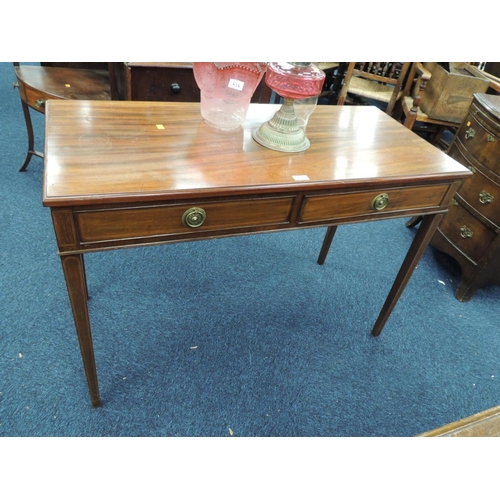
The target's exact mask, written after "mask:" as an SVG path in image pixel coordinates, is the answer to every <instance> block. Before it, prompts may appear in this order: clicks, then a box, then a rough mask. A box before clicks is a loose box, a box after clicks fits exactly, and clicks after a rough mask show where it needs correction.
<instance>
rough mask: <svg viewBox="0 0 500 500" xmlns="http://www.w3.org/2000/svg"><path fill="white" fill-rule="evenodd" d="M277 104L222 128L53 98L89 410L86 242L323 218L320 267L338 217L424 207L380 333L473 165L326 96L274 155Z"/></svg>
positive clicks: (57, 223) (145, 241)
mask: <svg viewBox="0 0 500 500" xmlns="http://www.w3.org/2000/svg"><path fill="white" fill-rule="evenodd" d="M277 109H278V106H277V105H272V104H251V105H250V109H249V113H248V116H247V120H246V122H245V124H244V127H243V128H241V129H238V130H237V131H236V132H220V131H217V130H214V129H212V128H211V127H209V126H208V125H207V124H206V123H205V122H204V121H203V120H202V118H201V115H200V109H199V104H198V103H158V102H127V101H54V100H51V101H48V103H47V109H46V119H45V127H46V131H45V171H44V192H43V204H44V205H45V206H47V207H50V209H51V213H52V219H53V222H54V229H55V234H56V239H57V245H58V250H59V255H60V258H61V261H62V267H63V271H64V276H65V279H66V284H67V289H68V295H69V299H70V303H71V308H72V311H73V316H74V321H75V326H76V331H77V335H78V339H79V343H80V348H81V353H82V358H83V364H84V367H85V372H86V376H87V382H88V387H89V391H90V396H91V401H92V404H93V406H99V405H100V404H101V400H100V395H99V387H98V380H97V371H96V366H95V361H94V350H93V345H92V335H91V327H90V319H89V313H88V307H87V282H86V277H85V267H84V260H83V257H84V254H85V253H86V252H92V251H98V250H109V249H115V248H123V247H132V246H139V245H151V244H160V243H169V242H180V241H189V240H198V239H199V240H203V239H207V238H215V237H222V236H230V235H238V234H249V233H261V232H266V231H280V230H288V229H300V228H309V227H314V226H327V227H328V229H327V234H326V237H325V241H324V243H323V247H322V249H321V251H320V255H319V258H318V262H319V263H320V264H322V263H323V262H324V260H325V258H326V255H327V252H328V249H329V246H330V244H331V241H332V239H333V236H334V234H335V229H336V227H337V226H338V225H339V224H347V223H352V222H361V221H371V220H382V219H388V218H394V217H410V216H415V215H422V216H423V220H422V223H421V224H420V227H419V229H418V231H417V234H416V236H415V238H414V240H413V243H412V244H411V246H410V249H409V251H408V254H407V256H406V257H405V259H404V261H403V264H402V266H401V269H400V271H399V273H398V274H397V276H396V279H395V281H394V284H393V286H392V288H391V290H390V292H389V295H388V297H387V299H386V302H385V304H384V305H383V307H382V310H381V312H380V315H379V317H378V319H377V321H376V322H375V326H374V328H373V331H372V334H373V335H378V334H379V333H380V332H381V330H382V328H383V326H384V325H385V323H386V321H387V319H388V318H389V315H390V314H391V312H392V310H393V308H394V306H395V305H396V302H397V300H398V299H399V297H400V295H401V293H402V292H403V290H404V287H405V286H406V284H407V282H408V280H409V279H410V276H411V274H412V272H413V270H414V269H415V267H416V265H417V263H418V261H419V259H420V257H421V256H422V254H423V253H424V251H425V248H426V247H427V244H428V242H429V240H430V238H431V237H432V234H433V232H434V230H435V228H436V226H437V224H438V223H439V220H440V218H441V217H442V214H444V213H445V212H446V211H447V209H448V205H449V203H450V201H451V199H452V197H453V195H454V193H455V191H456V189H457V188H458V186H459V184H460V182H461V181H462V180H463V179H464V178H466V177H468V176H469V175H470V172H469V170H467V169H466V168H465V167H463V166H461V165H460V164H459V163H458V162H456V161H455V160H453V159H451V158H449V157H448V156H446V155H445V154H443V153H442V152H441V151H439V150H438V149H436V148H435V147H433V146H431V145H430V144H428V143H426V142H425V141H424V140H422V139H421V138H419V137H418V136H417V135H416V134H414V133H412V132H411V131H410V130H408V129H406V128H404V127H403V126H402V125H401V124H399V123H397V122H396V121H395V120H393V119H392V118H391V117H389V116H387V115H386V114H385V113H383V112H381V111H380V110H378V109H376V108H372V107H363V106H359V107H358V106H353V107H351V106H340V107H336V106H318V107H317V109H316V111H315V112H314V113H313V115H312V116H311V118H310V121H309V125H308V128H307V136H308V137H309V139H310V141H311V146H310V148H309V149H308V150H307V151H305V152H302V153H281V152H277V151H273V150H270V149H267V148H264V147H262V146H260V145H259V144H257V143H256V142H255V141H254V140H253V139H252V136H251V133H252V131H253V130H254V129H255V128H257V127H258V126H260V124H261V123H263V122H264V121H266V120H267V119H269V118H270V117H271V116H272V115H273V114H274V112H275V111H276V110H277ZM193 209H194V211H193ZM200 209H201V210H200ZM186 217H187V220H186ZM202 219H204V220H202ZM200 221H202V224H201V225H199V226H198V224H199V223H200ZM189 224H190V225H189ZM195 226H198V227H195ZM403 227H404V226H403Z"/></svg>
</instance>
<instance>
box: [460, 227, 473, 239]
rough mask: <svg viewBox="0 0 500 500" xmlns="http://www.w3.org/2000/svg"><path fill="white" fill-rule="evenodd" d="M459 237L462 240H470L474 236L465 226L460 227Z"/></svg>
mask: <svg viewBox="0 0 500 500" xmlns="http://www.w3.org/2000/svg"><path fill="white" fill-rule="evenodd" d="M460 235H461V236H462V238H472V237H473V236H474V233H473V232H472V230H471V229H470V228H468V227H467V226H462V227H461V228H460Z"/></svg>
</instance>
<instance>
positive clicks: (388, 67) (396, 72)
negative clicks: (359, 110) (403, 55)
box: [337, 62, 410, 115]
mask: <svg viewBox="0 0 500 500" xmlns="http://www.w3.org/2000/svg"><path fill="white" fill-rule="evenodd" d="M409 69H410V63H409V62H405V63H398V62H362V63H360V62H350V63H349V65H348V66H347V71H346V74H345V77H344V81H343V84H342V88H341V90H340V95H339V99H338V101H337V104H338V105H343V104H344V103H345V101H346V100H347V94H353V95H355V96H361V97H364V98H366V99H370V100H375V101H380V102H385V103H387V108H386V111H385V112H386V113H387V114H388V115H392V112H393V111H394V107H395V105H396V102H397V101H398V99H399V98H400V97H401V94H402V90H403V86H404V83H405V80H406V75H407V73H408V70H409Z"/></svg>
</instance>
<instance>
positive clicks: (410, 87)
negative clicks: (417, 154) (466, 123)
mask: <svg viewBox="0 0 500 500" xmlns="http://www.w3.org/2000/svg"><path fill="white" fill-rule="evenodd" d="M431 76H432V74H431V73H430V72H429V71H428V70H427V69H425V68H424V66H423V64H422V63H420V62H414V63H412V65H411V69H410V71H409V74H408V79H407V82H406V85H405V87H404V89H403V94H402V96H401V99H400V101H399V102H398V109H397V111H396V112H395V114H397V115H399V119H400V120H401V121H402V122H403V124H404V126H405V127H406V128H409V129H410V130H413V129H414V127H415V126H416V124H417V123H418V124H419V125H422V124H423V125H424V127H427V129H428V130H430V133H431V134H432V135H431V138H430V142H431V143H432V144H435V145H440V146H441V149H444V150H447V149H448V147H449V145H450V144H449V143H446V142H443V141H442V136H443V133H444V131H445V130H447V129H448V130H450V131H451V132H452V133H453V134H455V133H456V131H457V128H458V126H459V125H460V124H459V123H456V122H454V121H448V120H437V119H434V118H430V117H429V116H428V115H427V114H426V113H424V112H423V111H422V109H421V108H420V104H421V102H422V99H423V96H424V93H425V89H426V87H427V83H428V82H429V80H430V79H431Z"/></svg>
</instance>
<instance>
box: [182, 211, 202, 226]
mask: <svg viewBox="0 0 500 500" xmlns="http://www.w3.org/2000/svg"><path fill="white" fill-rule="evenodd" d="M206 218H207V213H206V212H205V210H203V208H198V207H193V208H189V209H188V210H186V211H185V212H184V214H183V215H182V223H183V224H184V225H185V226H187V227H200V226H201V225H202V224H203V223H204V222H205V220H206Z"/></svg>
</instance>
